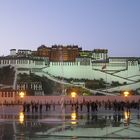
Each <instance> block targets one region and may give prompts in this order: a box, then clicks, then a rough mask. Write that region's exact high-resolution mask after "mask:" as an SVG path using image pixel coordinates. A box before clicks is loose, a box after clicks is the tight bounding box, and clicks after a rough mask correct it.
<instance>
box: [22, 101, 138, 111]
mask: <svg viewBox="0 0 140 140" xmlns="http://www.w3.org/2000/svg"><path fill="white" fill-rule="evenodd" d="M56 107H57V109H58V107H59V109H60V110H61V109H67V108H68V107H70V108H71V110H75V111H76V112H79V111H80V112H82V111H83V110H84V111H85V110H86V112H88V113H90V112H98V111H99V110H100V109H104V110H112V111H114V112H117V111H128V112H130V111H131V109H135V110H139V109H140V100H139V101H137V102H136V101H131V102H130V101H116V100H114V101H110V100H108V101H97V100H96V101H85V100H83V101H80V102H79V101H78V100H77V101H72V100H67V101H63V102H57V103H56V102H53V101H50V102H47V101H46V102H45V103H42V102H34V101H31V102H30V103H29V102H28V103H27V102H24V103H23V112H43V111H50V110H53V111H55V110H56Z"/></svg>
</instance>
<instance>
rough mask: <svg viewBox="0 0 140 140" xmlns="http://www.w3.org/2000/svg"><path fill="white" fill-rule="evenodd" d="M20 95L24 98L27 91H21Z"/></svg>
mask: <svg viewBox="0 0 140 140" xmlns="http://www.w3.org/2000/svg"><path fill="white" fill-rule="evenodd" d="M19 96H20V98H21V99H23V98H24V96H25V93H24V92H23V91H21V92H20V93H19Z"/></svg>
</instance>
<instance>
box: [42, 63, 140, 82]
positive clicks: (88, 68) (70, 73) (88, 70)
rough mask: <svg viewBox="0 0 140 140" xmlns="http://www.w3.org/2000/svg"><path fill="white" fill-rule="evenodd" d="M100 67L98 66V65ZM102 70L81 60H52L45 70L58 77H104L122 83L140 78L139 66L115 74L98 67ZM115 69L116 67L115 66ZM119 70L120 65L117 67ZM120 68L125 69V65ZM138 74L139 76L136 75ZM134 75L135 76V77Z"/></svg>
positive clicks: (106, 79) (109, 80)
mask: <svg viewBox="0 0 140 140" xmlns="http://www.w3.org/2000/svg"><path fill="white" fill-rule="evenodd" d="M96 68H98V67H96ZM98 69H100V70H94V69H93V67H92V65H80V62H73V63H72V62H71V63H70V62H59V63H56V62H50V66H49V67H47V68H45V69H44V70H43V71H44V72H47V73H49V74H51V75H53V76H56V77H64V78H75V79H91V80H92V79H100V78H102V79H104V80H105V81H107V82H108V83H111V82H112V81H118V82H120V83H124V82H127V83H132V82H133V81H131V79H135V80H138V79H140V77H139V76H138V75H140V71H139V67H138V66H134V67H132V66H131V67H128V70H127V69H125V70H123V71H120V72H118V73H116V74H114V75H115V76H114V75H111V74H107V73H105V72H103V71H102V70H101V67H100V68H98ZM114 69H115V68H114ZM116 69H117V70H118V67H116ZM120 69H124V68H123V67H122V68H121V67H120ZM134 75H137V76H134ZM133 76H134V77H133ZM127 77H130V81H128V80H127V79H125V78H127Z"/></svg>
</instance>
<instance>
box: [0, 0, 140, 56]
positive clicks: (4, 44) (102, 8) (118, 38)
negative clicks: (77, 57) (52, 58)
mask: <svg viewBox="0 0 140 140" xmlns="http://www.w3.org/2000/svg"><path fill="white" fill-rule="evenodd" d="M42 44H44V45H46V46H49V47H51V45H54V44H62V45H73V44H75V45H78V46H79V47H82V48H83V50H93V49H95V48H100V49H102V48H103V49H108V50H109V55H110V56H140V0H0V55H8V54H9V50H10V49H31V50H36V49H37V47H39V46H40V45H42Z"/></svg>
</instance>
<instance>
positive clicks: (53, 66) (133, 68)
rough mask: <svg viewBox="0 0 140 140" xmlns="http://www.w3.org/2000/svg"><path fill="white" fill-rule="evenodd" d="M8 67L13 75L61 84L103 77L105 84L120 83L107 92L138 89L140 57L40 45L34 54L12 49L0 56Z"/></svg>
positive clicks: (0, 63)
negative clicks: (13, 69)
mask: <svg viewBox="0 0 140 140" xmlns="http://www.w3.org/2000/svg"><path fill="white" fill-rule="evenodd" d="M8 65H11V66H13V67H14V68H15V71H16V75H17V74H18V73H27V74H30V73H34V74H36V75H39V76H46V77H48V78H50V79H52V80H56V82H61V81H62V80H58V79H56V77H62V78H67V79H69V78H72V79H89V80H93V79H101V78H102V79H103V80H104V81H106V83H108V84H109V83H111V82H113V81H118V82H119V83H121V84H122V85H121V86H117V87H107V89H106V90H107V91H108V92H112V91H117V90H136V89H139V88H140V57H109V56H108V50H106V49H94V50H93V51H87V50H86V51H83V50H82V48H78V46H57V45H54V46H52V47H51V48H50V47H46V46H44V45H42V46H40V47H39V48H38V49H37V51H31V50H18V51H16V50H15V49H11V50H10V54H9V55H8V56H2V57H0V67H4V66H8ZM63 82H64V83H65V81H64V80H63ZM15 83H16V82H15ZM65 84H67V83H65Z"/></svg>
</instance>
